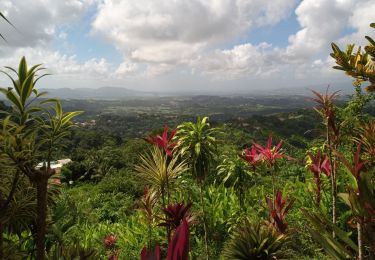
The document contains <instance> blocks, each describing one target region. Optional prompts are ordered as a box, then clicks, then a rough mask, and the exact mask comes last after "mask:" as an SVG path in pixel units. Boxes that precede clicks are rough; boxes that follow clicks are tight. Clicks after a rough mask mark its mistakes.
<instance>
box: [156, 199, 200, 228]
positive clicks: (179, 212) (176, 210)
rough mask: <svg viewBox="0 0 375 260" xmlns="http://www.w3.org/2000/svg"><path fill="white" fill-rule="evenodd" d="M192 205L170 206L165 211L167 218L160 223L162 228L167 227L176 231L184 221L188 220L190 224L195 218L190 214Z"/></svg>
mask: <svg viewBox="0 0 375 260" xmlns="http://www.w3.org/2000/svg"><path fill="white" fill-rule="evenodd" d="M191 206H192V203H191V202H190V203H188V204H187V205H185V204H184V203H174V204H169V205H168V206H167V207H166V208H164V209H163V212H164V213H165V216H166V218H165V219H163V222H162V223H160V224H159V225H160V226H167V227H169V229H171V230H174V229H176V228H177V227H178V226H179V225H180V224H181V223H182V221H183V220H186V221H187V222H188V223H190V222H191V221H192V220H193V218H192V216H191V214H190V208H191Z"/></svg>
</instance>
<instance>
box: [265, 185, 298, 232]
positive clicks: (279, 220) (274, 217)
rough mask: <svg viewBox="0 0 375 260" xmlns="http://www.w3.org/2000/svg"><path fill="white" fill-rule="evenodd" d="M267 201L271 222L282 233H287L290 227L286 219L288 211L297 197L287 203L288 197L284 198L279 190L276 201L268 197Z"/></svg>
mask: <svg viewBox="0 0 375 260" xmlns="http://www.w3.org/2000/svg"><path fill="white" fill-rule="evenodd" d="M266 201H267V205H268V210H269V213H270V219H269V223H270V224H271V225H273V226H274V227H275V228H276V230H278V231H279V232H280V233H285V232H286V230H287V228H288V222H287V221H286V220H285V217H286V215H287V213H288V211H289V210H290V209H291V208H292V206H293V204H294V201H295V199H291V200H290V201H289V202H288V203H287V200H286V198H283V195H282V193H281V191H277V192H276V197H275V199H274V201H273V200H272V199H270V198H266Z"/></svg>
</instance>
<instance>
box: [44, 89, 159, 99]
mask: <svg viewBox="0 0 375 260" xmlns="http://www.w3.org/2000/svg"><path fill="white" fill-rule="evenodd" d="M41 91H47V92H48V96H49V97H57V98H61V99H103V100H117V99H128V98H137V97H157V96H158V94H157V93H152V92H142V91H137V90H131V89H126V88H119V87H102V88H96V89H94V88H74V89H72V88H58V89H41Z"/></svg>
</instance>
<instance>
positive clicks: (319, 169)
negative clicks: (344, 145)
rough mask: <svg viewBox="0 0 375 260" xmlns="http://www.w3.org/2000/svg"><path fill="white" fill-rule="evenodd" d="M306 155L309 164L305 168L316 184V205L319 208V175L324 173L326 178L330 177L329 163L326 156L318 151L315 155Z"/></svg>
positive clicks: (320, 185)
mask: <svg viewBox="0 0 375 260" xmlns="http://www.w3.org/2000/svg"><path fill="white" fill-rule="evenodd" d="M307 155H308V156H309V158H310V163H309V164H308V165H307V168H308V169H309V170H310V171H311V172H312V174H314V181H315V184H316V201H315V202H316V205H317V206H318V207H319V205H320V198H321V187H322V180H321V178H320V175H321V173H324V174H325V175H327V176H328V177H329V176H331V163H330V161H329V157H328V156H327V155H323V154H322V153H321V152H320V150H318V151H317V152H316V154H315V155H314V154H312V153H311V152H308V153H307Z"/></svg>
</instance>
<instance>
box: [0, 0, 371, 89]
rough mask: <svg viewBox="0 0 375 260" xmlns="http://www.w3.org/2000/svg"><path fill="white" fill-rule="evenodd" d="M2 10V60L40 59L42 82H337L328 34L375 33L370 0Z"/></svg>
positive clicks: (9, 1) (176, 1)
mask: <svg viewBox="0 0 375 260" xmlns="http://www.w3.org/2000/svg"><path fill="white" fill-rule="evenodd" d="M0 11H1V12H2V13H3V14H4V15H5V16H6V17H7V18H8V19H9V20H10V21H11V22H12V23H13V24H14V26H15V27H16V29H14V28H13V27H11V26H10V25H9V24H7V23H6V22H4V21H0V33H1V34H3V35H4V36H5V37H6V39H7V41H6V42H5V41H0V67H4V66H13V67H14V66H17V64H18V62H19V60H20V58H21V57H22V56H26V59H27V61H28V63H29V65H33V64H37V63H43V65H44V67H46V68H47V70H48V72H50V73H51V74H52V75H51V76H48V77H46V78H44V79H43V80H41V81H40V82H38V84H39V85H40V87H42V88H88V87H89V88H99V87H105V86H112V87H124V88H128V89H136V90H144V91H174V92H176V91H177V92H178V91H181V92H193V91H195V92H203V91H204V92H212V93H215V92H221V91H227V92H249V93H251V92H256V91H257V90H259V89H262V90H265V89H266V90H267V89H282V88H295V87H301V88H304V87H314V86H318V85H319V86H321V85H328V84H330V85H333V86H335V85H336V86H344V85H350V84H351V83H350V79H348V78H347V77H346V76H345V75H344V74H343V73H342V72H341V71H335V70H334V69H332V66H333V65H334V61H333V59H332V58H331V57H330V56H329V53H330V51H331V49H330V43H331V42H335V43H337V44H338V45H339V46H340V47H343V48H344V47H345V46H346V44H349V43H356V44H360V45H364V44H365V43H366V40H365V38H364V36H365V35H370V36H372V37H375V33H374V32H375V30H373V29H371V28H370V27H369V24H370V23H371V22H375V12H374V11H375V1H374V0H302V1H301V0H300V1H298V0H272V1H271V0H63V1H61V0H1V1H0ZM0 84H1V85H2V86H7V84H10V82H9V80H7V79H6V78H5V77H3V76H2V77H0Z"/></svg>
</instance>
